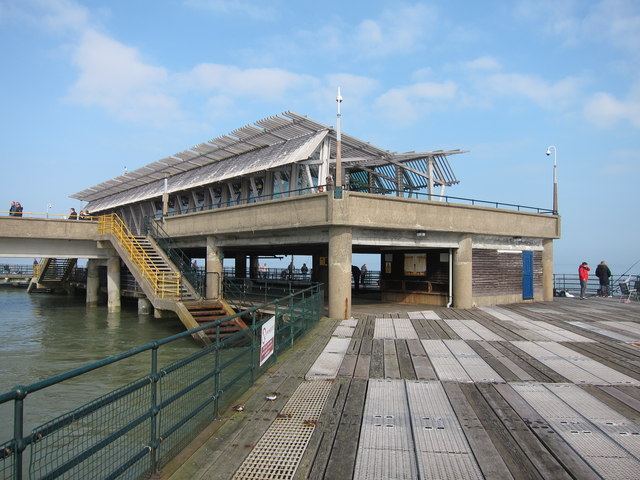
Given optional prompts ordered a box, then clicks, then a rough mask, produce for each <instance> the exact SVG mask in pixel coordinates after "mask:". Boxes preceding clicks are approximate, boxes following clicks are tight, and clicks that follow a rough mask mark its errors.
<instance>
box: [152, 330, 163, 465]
mask: <svg viewBox="0 0 640 480" xmlns="http://www.w3.org/2000/svg"><path fill="white" fill-rule="evenodd" d="M158 348H159V347H158V343H157V342H154V343H153V348H152V349H151V432H150V436H151V438H150V442H149V448H150V449H151V471H152V472H154V473H155V472H157V471H158V447H159V446H160V442H161V439H159V438H158V414H159V413H160V411H159V410H158V381H159V380H160V379H159V377H158Z"/></svg>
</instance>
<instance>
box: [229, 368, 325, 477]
mask: <svg viewBox="0 0 640 480" xmlns="http://www.w3.org/2000/svg"><path fill="white" fill-rule="evenodd" d="M330 390H331V382H330V381H326V380H316V381H307V382H304V383H302V384H301V385H300V386H299V387H298V388H297V390H296V391H295V392H294V393H293V395H292V396H291V398H290V399H289V401H288V402H287V403H286V405H285V406H284V408H283V409H282V411H281V412H280V414H279V415H278V417H277V418H276V419H275V420H274V422H273V423H272V424H271V426H270V427H269V428H268V429H267V431H266V432H265V434H264V435H263V436H262V438H261V439H260V441H258V443H257V444H256V446H255V447H254V448H253V450H252V451H251V453H250V454H249V456H248V457H247V458H246V459H245V461H244V462H243V463H242V465H240V467H239V468H238V470H237V471H236V473H235V474H234V476H233V480H264V479H278V480H289V479H292V478H293V476H294V474H295V472H296V469H297V468H298V464H299V463H300V459H301V458H302V455H303V454H304V450H305V448H306V447H307V444H308V443H309V439H310V438H311V435H312V434H313V430H314V429H315V426H316V422H317V421H318V417H319V416H320V413H321V412H322V409H323V407H324V404H325V401H326V399H327V397H328V395H329V391H330Z"/></svg>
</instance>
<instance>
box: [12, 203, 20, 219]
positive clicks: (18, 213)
mask: <svg viewBox="0 0 640 480" xmlns="http://www.w3.org/2000/svg"><path fill="white" fill-rule="evenodd" d="M13 216H14V217H21V216H22V205H20V202H16V210H15V212H14V214H13Z"/></svg>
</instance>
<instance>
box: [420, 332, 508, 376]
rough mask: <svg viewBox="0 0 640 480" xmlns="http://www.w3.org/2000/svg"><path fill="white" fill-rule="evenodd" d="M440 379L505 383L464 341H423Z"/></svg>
mask: <svg viewBox="0 0 640 480" xmlns="http://www.w3.org/2000/svg"><path fill="white" fill-rule="evenodd" d="M422 345H423V347H424V350H425V352H427V355H428V356H429V360H431V363H432V365H433V368H434V369H435V371H436V373H437V374H438V378H439V379H440V380H442V381H453V382H474V381H475V382H501V383H502V382H504V379H503V378H502V377H501V376H500V375H498V373H497V372H496V371H495V370H494V369H493V368H491V367H490V366H489V364H488V363H487V362H485V361H484V360H483V359H482V357H480V355H478V354H477V353H476V352H475V351H474V350H473V349H472V348H471V347H470V346H469V345H467V343H466V342H465V341H464V340H422Z"/></svg>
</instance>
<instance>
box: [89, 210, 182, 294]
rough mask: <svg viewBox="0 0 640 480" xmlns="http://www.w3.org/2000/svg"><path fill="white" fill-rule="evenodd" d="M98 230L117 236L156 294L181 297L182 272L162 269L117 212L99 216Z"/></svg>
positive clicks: (101, 232)
mask: <svg viewBox="0 0 640 480" xmlns="http://www.w3.org/2000/svg"><path fill="white" fill-rule="evenodd" d="M98 232H99V233H100V234H112V235H113V236H114V237H115V238H116V240H117V241H118V243H119V244H120V245H121V246H122V248H123V249H124V250H125V252H126V254H127V256H128V257H129V259H130V260H131V261H132V262H133V263H134V264H135V265H136V267H138V269H139V270H140V273H141V274H142V276H143V278H145V279H146V280H147V281H148V282H149V284H150V285H151V287H152V288H153V292H154V294H155V295H156V296H158V297H160V298H169V297H173V298H179V297H180V274H179V273H177V272H166V271H162V270H160V268H159V267H158V265H156V263H155V262H154V261H153V260H152V259H151V258H150V257H149V255H147V252H145V250H144V248H142V245H140V242H138V240H137V239H136V238H135V236H134V235H133V234H132V233H131V231H130V230H129V227H127V225H126V224H125V223H124V222H123V221H122V219H120V217H119V216H118V215H117V214H115V213H111V214H109V215H103V216H101V217H99V219H98Z"/></svg>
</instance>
